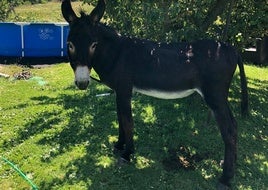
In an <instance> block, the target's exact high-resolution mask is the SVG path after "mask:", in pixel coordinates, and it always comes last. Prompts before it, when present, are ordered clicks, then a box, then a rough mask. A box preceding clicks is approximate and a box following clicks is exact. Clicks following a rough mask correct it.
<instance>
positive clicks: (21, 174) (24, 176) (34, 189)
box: [2, 156, 38, 190]
mask: <svg viewBox="0 0 268 190" xmlns="http://www.w3.org/2000/svg"><path fill="white" fill-rule="evenodd" d="M2 159H3V160H4V161H5V162H6V163H7V164H8V165H10V166H11V167H12V168H13V169H14V170H15V171H16V172H18V173H19V174H20V176H21V177H22V178H23V179H24V180H25V181H27V182H28V183H29V184H30V185H31V186H32V189H33V190H38V188H37V186H36V185H35V184H34V183H33V182H32V181H31V180H30V179H29V178H28V177H27V176H26V175H25V174H24V173H23V172H22V171H21V170H20V169H19V168H18V167H17V166H16V165H15V164H13V163H12V162H10V161H9V160H8V159H6V158H4V157H3V156H2Z"/></svg>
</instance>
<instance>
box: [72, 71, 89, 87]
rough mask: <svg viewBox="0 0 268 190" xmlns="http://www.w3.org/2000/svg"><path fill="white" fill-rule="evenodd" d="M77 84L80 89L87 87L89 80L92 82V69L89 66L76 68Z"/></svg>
mask: <svg viewBox="0 0 268 190" xmlns="http://www.w3.org/2000/svg"><path fill="white" fill-rule="evenodd" d="M74 74H75V80H74V83H75V85H76V86H77V87H78V88H79V89H80V90H85V89H87V87H88V85H89V82H90V70H89V69H88V67H87V66H77V67H76V69H75V72H74Z"/></svg>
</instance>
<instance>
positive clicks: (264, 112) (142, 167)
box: [0, 2, 268, 190]
mask: <svg viewBox="0 0 268 190" xmlns="http://www.w3.org/2000/svg"><path fill="white" fill-rule="evenodd" d="M78 4H79V3H77V4H76V5H77V6H78V7H79V5H78ZM54 9H55V10H54ZM16 12H17V14H18V15H17V16H16V17H15V16H14V15H13V16H12V15H11V17H10V21H12V20H13V19H15V20H16V21H28V22H29V21H36V22H40V21H48V22H55V21H63V19H62V18H61V15H60V11H59V3H57V2H51V3H48V4H42V5H36V6H29V5H28V6H26V5H25V6H21V7H18V8H17V9H16ZM48 13H49V14H48ZM31 15H34V17H33V16H31ZM23 69H24V70H25V69H28V70H29V71H30V72H31V73H32V74H33V76H34V78H33V79H30V80H15V79H14V78H12V77H11V78H9V79H5V78H0V155H1V156H4V157H6V158H7V159H8V160H10V161H11V162H13V163H14V164H15V165H16V166H18V167H19V168H20V169H21V170H22V171H23V172H24V173H25V174H26V175H27V176H28V177H29V178H30V179H31V180H32V181H33V182H34V183H35V184H36V185H37V186H38V188H39V189H42V190H44V189H45V190H46V189H47V190H53V189H55V190H56V189H57V190H65V189H98V190H99V189H111V190H113V189H120V190H121V189H122V190H124V189H160V190H161V189H168V190H169V189H185V190H196V189H200V190H201V189H215V185H216V183H217V179H218V177H219V176H220V174H221V172H222V170H221V168H220V166H219V163H220V160H221V159H222V158H223V142H222V139H221V136H220V133H219V130H218V129H217V126H216V124H215V122H214V121H212V122H211V123H210V124H209V125H204V122H205V120H206V117H207V107H206V106H205V105H204V103H203V100H202V98H201V97H200V96H198V95H192V96H191V97H189V98H185V99H179V100H168V101H167V100H159V99H154V98H150V97H146V96H142V95H139V94H134V96H133V101H132V105H133V115H134V122H135V145H136V153H135V156H134V157H133V160H132V163H131V164H129V165H126V166H123V167H118V165H117V156H115V155H114V154H113V153H112V149H113V143H114V142H115V141H116V139H117V130H118V123H117V120H116V111H115V110H116V109H115V95H114V94H112V95H110V96H104V97H97V96H96V95H98V94H102V93H106V92H109V89H108V88H107V87H105V86H103V85H101V84H98V83H96V82H92V84H91V85H90V87H89V89H88V90H87V91H79V90H77V89H76V88H75V87H74V86H73V73H72V70H71V68H70V66H69V65H68V64H66V63H60V64H55V65H52V66H49V67H44V68H40V69H38V68H31V69H29V68H21V67H19V66H16V65H8V66H7V65H6V66H2V65H0V72H2V73H6V74H9V75H11V76H13V74H14V73H17V72H20V71H22V70H23ZM246 73H247V77H248V84H249V95H250V99H249V100H250V112H251V117H249V118H248V119H243V118H241V117H240V106H239V97H240V93H239V90H240V82H239V79H238V75H237V74H236V75H235V78H234V81H233V83H232V88H231V91H230V104H231V108H232V110H233V112H234V114H235V116H236V118H237V122H238V125H239V142H238V161H237V167H236V173H235V177H234V180H233V182H232V186H233V189H239V190H264V189H267V186H268V180H267V175H268V161H267V158H268V155H267V148H268V147H267V145H268V144H267V141H268V137H267V135H268V131H267V126H268V124H267V123H268V68H261V67H256V66H252V65H248V66H246ZM179 160H180V161H181V162H180V161H179ZM0 187H1V188H0V189H16V190H23V189H30V185H29V184H28V183H27V182H25V180H23V178H22V177H20V176H19V174H18V173H16V172H15V171H14V170H13V169H12V168H11V167H10V166H9V165H8V164H6V163H5V162H4V161H2V160H0Z"/></svg>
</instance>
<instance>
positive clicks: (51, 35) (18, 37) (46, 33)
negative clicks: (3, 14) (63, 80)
mask: <svg viewBox="0 0 268 190" xmlns="http://www.w3.org/2000/svg"><path fill="white" fill-rule="evenodd" d="M68 32H69V26H68V24H67V23H4V22H2V23H0V56H5V57H9V56H12V57H65V56H66V41H67V36H68Z"/></svg>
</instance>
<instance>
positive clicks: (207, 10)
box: [84, 0, 268, 47]
mask: <svg viewBox="0 0 268 190" xmlns="http://www.w3.org/2000/svg"><path fill="white" fill-rule="evenodd" d="M84 1H85V2H88V3H92V4H93V5H95V3H96V2H97V0H84ZM267 4H268V2H267V0H255V1H252V0H241V1H237V0H206V1H197V0H188V1H186V0H170V1H167V0H135V1H129V0H107V9H106V18H107V19H106V20H107V21H108V22H109V24H110V25H113V26H114V27H116V28H117V29H118V30H119V31H120V32H121V33H124V34H127V35H134V36H137V37H141V38H149V39H153V40H160V41H185V40H187V41H191V40H195V39H200V38H214V39H219V40H224V41H229V42H231V43H233V44H235V45H237V46H240V47H242V46H246V45H248V44H249V43H252V40H254V39H255V38H257V37H263V36H265V35H268V15H267V12H268V6H267Z"/></svg>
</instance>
